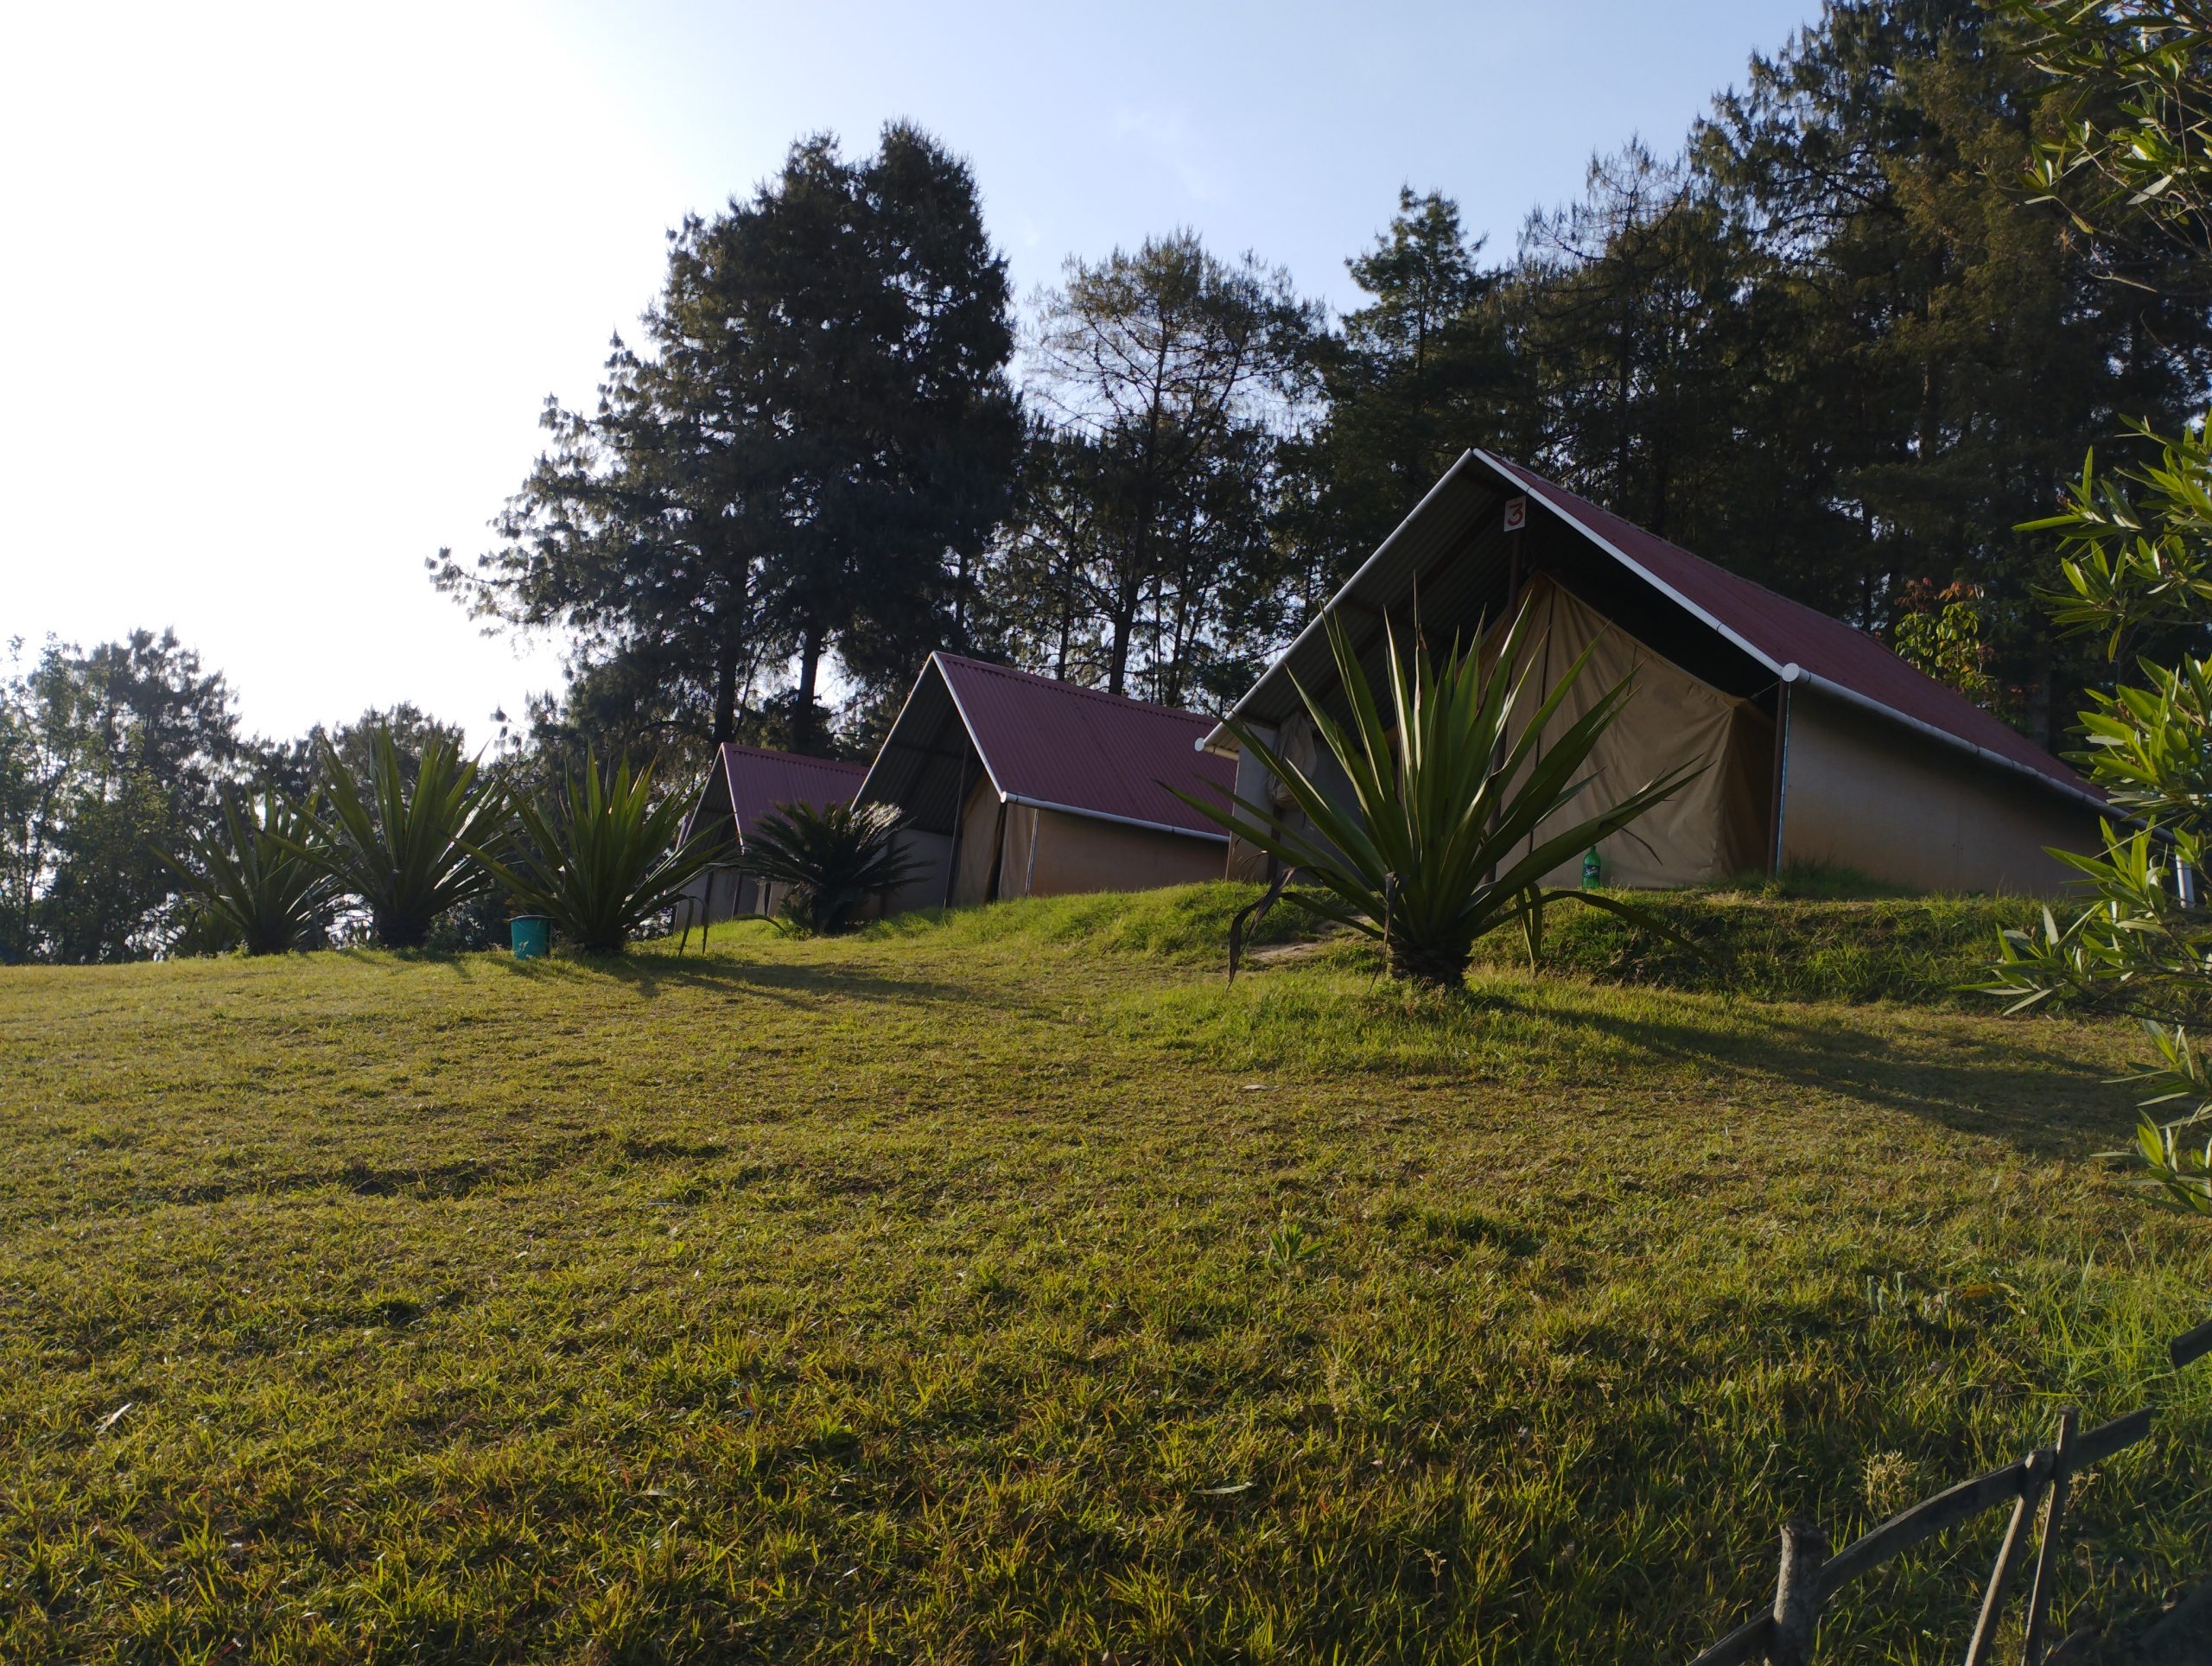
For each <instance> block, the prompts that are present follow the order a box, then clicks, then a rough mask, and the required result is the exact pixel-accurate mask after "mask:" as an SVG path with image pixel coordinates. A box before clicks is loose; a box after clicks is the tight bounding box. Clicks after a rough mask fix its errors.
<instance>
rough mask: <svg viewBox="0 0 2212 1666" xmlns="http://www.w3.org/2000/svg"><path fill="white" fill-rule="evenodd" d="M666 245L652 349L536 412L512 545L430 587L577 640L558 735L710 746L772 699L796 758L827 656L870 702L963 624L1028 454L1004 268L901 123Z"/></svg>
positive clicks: (617, 354)
mask: <svg viewBox="0 0 2212 1666" xmlns="http://www.w3.org/2000/svg"><path fill="white" fill-rule="evenodd" d="M645 336H646V348H645V351H643V352H634V351H632V350H631V349H630V348H628V347H626V346H625V345H623V344H622V343H621V342H620V341H619V340H618V341H617V343H616V346H615V349H614V352H613V356H612V357H611V358H610V359H609V360H608V363H607V381H606V383H605V385H603V386H602V387H601V391H600V399H599V403H598V406H597V408H596V410H593V411H590V412H588V413H586V412H575V411H569V410H563V409H562V408H560V407H559V406H558V405H557V404H549V406H548V410H547V412H546V418H545V421H546V425H547V426H548V428H549V429H550V430H551V431H552V432H553V434H554V435H555V436H556V437H555V442H554V444H553V446H552V448H550V450H549V451H548V452H547V454H546V455H544V456H543V458H541V459H540V460H539V462H538V464H537V467H536V468H535V469H534V470H533V471H532V473H531V478H530V480H528V482H527V483H526V484H525V486H524V490H523V492H522V493H520V494H519V495H518V497H517V498H516V499H515V500H514V501H513V502H512V504H511V505H510V506H509V508H508V512H507V513H506V514H505V516H504V517H503V518H502V519H501V521H500V522H499V530H500V531H501V533H502V534H503V536H504V537H505V543H504V544H503V545H502V546H501V547H500V548H499V549H498V550H494V551H493V552H492V553H490V554H488V555H486V556H483V557H481V558H480V560H479V561H478V562H477V563H475V566H474V569H473V570H467V569H462V568H461V566H459V565H458V564H457V563H454V562H453V561H452V560H451V559H450V557H448V558H447V560H446V561H445V563H444V564H443V566H442V568H441V569H440V570H439V582H441V583H442V585H444V586H446V587H447V588H452V589H456V590H462V591H466V592H467V593H468V594H469V595H471V597H472V599H473V600H474V603H475V605H476V606H477V607H478V608H479V609H480V611H482V612H485V613H486V614H492V615H493V616H496V617H499V618H501V619H504V620H506V621H508V622H509V623H511V624H513V625H517V626H545V625H555V624H558V625H561V626H566V627H567V628H568V629H569V631H571V632H572V633H574V634H575V639H576V640H577V643H578V649H577V656H576V661H575V665H574V667H573V671H574V676H573V679H572V700H571V703H570V711H569V717H570V719H571V720H572V721H581V722H582V723H583V724H584V725H585V726H586V727H589V728H598V729H600V730H601V732H603V733H607V734H610V735H611V736H612V737H613V738H617V739H632V738H639V737H644V736H649V735H652V734H677V735H689V736H692V737H695V738H696V739H699V740H703V741H723V740H727V739H729V738H731V737H732V736H733V735H734V734H736V733H737V732H738V730H739V729H740V728H741V726H742V725H743V724H744V723H745V722H747V720H748V719H753V720H754V721H758V720H759V718H760V715H762V713H763V709H764V708H766V709H771V710H773V709H778V708H779V709H780V715H781V720H782V724H783V728H784V730H785V735H786V736H787V738H788V739H789V741H791V743H792V744H793V745H795V746H798V747H800V748H802V749H812V748H815V747H818V746H820V745H821V744H822V742H823V738H824V734H825V724H824V721H823V710H822V705H821V691H822V686H823V683H822V678H823V666H824V664H825V660H826V658H827V657H828V656H829V655H830V654H832V653H836V654H839V655H840V656H841V657H842V659H843V660H844V663H845V666H846V669H847V671H848V672H849V674H850V675H851V677H853V678H854V679H855V681H856V682H858V683H859V684H861V686H862V688H863V689H866V688H867V687H868V686H870V685H872V684H879V683H893V682H897V681H900V680H903V679H904V678H905V677H908V676H911V674H912V665H913V662H914V661H915V660H917V659H918V658H919V657H920V655H921V654H923V653H925V652H927V651H928V650H929V649H930V648H932V647H935V646H938V645H941V644H943V643H944V642H946V641H949V640H957V639H958V638H959V636H960V634H961V633H962V631H963V627H964V623H965V620H966V616H967V614H968V611H969V606H970V598H969V595H968V591H969V575H970V574H971V572H972V569H973V566H974V563H975V562H976V560H977V558H978V557H979V556H981V554H982V550H983V547H984V544H985V543H986V541H987V539H988V537H989V535H990V533H991V531H992V530H993V529H994V527H995V525H996V524H997V522H998V520H999V519H1000V518H1001V515H1002V513H1003V511H1004V506H1005V503H1006V501H1007V494H1008V492H1009V490H1010V486H1011V482H1012V478H1013V474H1014V468H1015V466H1016V463H1017V460H1018V455H1019V448H1020V418H1019V413H1018V409H1017V405H1016V403H1015V399H1014V394H1013V391H1012V389H1011V386H1010V385H1009V384H1008V382H1007V377H1006V373H1005V367H1006V365H1007V360H1008V359H1009V358H1010V357H1011V354H1012V351H1013V333H1012V324H1011V321H1010V318H1009V314H1008V295H1007V281H1006V271H1005V264H1004V262H1003V260H1002V259H1001V258H1000V257H999V256H998V255H997V254H996V253H995V251H993V250H992V248H991V246H990V244H989V241H988V237H987V236H986V235H985V232H984V230H983V226H982V213H981V208H980V206H979V204H978V202H977V199H976V188H975V181H974V179H973V177H972V176H971V175H970V174H969V170H968V169H967V166H966V164H965V163H964V162H961V161H960V160H958V159H957V157H954V156H951V155H950V153H948V152H947V151H945V150H944V149H943V148H942V147H941V146H939V145H938V143H936V142H935V141H934V140H932V139H931V138H930V137H928V136H927V135H925V134H924V133H922V132H920V131H919V130H918V129H915V128H912V127H910V126H906V125H903V124H894V125H893V126H891V127H888V128H887V129H886V130H885V131H884V134H883V138H882V143H881V145H880V148H879V149H878V150H877V151H876V152H875V154H874V155H873V156H868V157H866V158H863V159H861V160H859V161H851V160H848V159H847V158H845V157H844V156H842V154H841V153H840V151H839V149H838V146H837V143H836V140H835V139H834V138H832V137H829V136H826V135H822V136H817V137H812V138H809V139H805V140H803V141H801V142H800V143H798V144H795V145H794V146H793V147H792V148H791V152H790V155H789V156H787V157H786V159H785V164H784V167H783V169H782V171H781V172H780V173H779V175H777V177H776V178H775V179H773V180H772V181H767V182H766V183H765V184H764V185H763V186H761V188H760V189H759V190H758V191H757V192H755V193H754V194H753V196H752V197H750V198H749V199H746V200H732V202H731V203H730V204H729V206H728V209H727V210H726V212H724V213H721V214H720V215H718V216H716V217H715V218H714V219H703V218H701V217H698V216H693V217H691V218H690V219H687V220H686V221H685V222H684V223H683V226H681V227H680V228H679V229H678V230H677V232H675V233H673V234H672V236H671V251H670V263H669V277H668V282H667V284H666V287H665V288H664V291H663V294H662V296H661V298H660V300H659V302H658V304H657V305H656V306H655V307H654V308H652V310H651V311H650V312H649V313H648V314H647V315H645ZM793 659H795V660H796V677H795V680H794V682H793V684H792V685H791V687H790V688H789V690H787V691H786V692H785V693H784V694H783V695H782V696H781V697H780V698H779V699H777V698H772V697H767V696H766V694H765V690H763V688H762V684H764V683H766V682H772V681H774V680H777V679H778V678H779V675H780V673H781V672H783V671H785V668H786V667H787V666H788V665H789V664H790V663H791V660H793Z"/></svg>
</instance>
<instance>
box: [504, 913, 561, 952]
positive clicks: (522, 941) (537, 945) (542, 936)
mask: <svg viewBox="0 0 2212 1666" xmlns="http://www.w3.org/2000/svg"><path fill="white" fill-rule="evenodd" d="M507 937H508V940H509V941H510V942H512V944H514V949H515V958H516V959H517V960H536V959H537V957H539V956H540V955H542V954H543V953H544V952H545V951H547V950H548V949H550V948H551V947H552V946H553V922H552V921H551V920H550V919H547V918H546V917H545V916H544V915H543V914H517V915H516V916H515V917H514V918H513V919H511V920H509V921H508V922H507Z"/></svg>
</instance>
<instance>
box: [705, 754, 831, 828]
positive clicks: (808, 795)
mask: <svg viewBox="0 0 2212 1666" xmlns="http://www.w3.org/2000/svg"><path fill="white" fill-rule="evenodd" d="M721 766H722V773H723V775H724V777H725V778H726V779H728V782H729V799H730V808H731V809H732V811H734V812H735V814H736V817H737V836H738V837H739V838H741V839H742V838H743V837H744V836H746V835H747V834H748V833H750V832H751V831H752V830H753V826H754V825H755V823H758V822H759V821H760V818H761V817H764V816H766V814H767V813H768V812H769V811H772V810H773V809H774V808H775V807H776V806H777V805H779V804H804V805H806V806H807V807H808V808H809V809H811V810H826V809H828V808H829V806H830V805H831V804H850V803H852V801H853V795H854V794H855V793H857V792H859V791H860V790H861V782H862V781H863V780H865V779H868V766H867V765H866V764H848V763H841V762H840V761H838V760H836V759H835V758H809V757H806V756H805V755H804V754H800V753H796V752H771V751H769V750H767V749H766V747H741V746H739V745H737V744H735V743H734V742H728V743H725V744H724V746H723V747H722V756H721Z"/></svg>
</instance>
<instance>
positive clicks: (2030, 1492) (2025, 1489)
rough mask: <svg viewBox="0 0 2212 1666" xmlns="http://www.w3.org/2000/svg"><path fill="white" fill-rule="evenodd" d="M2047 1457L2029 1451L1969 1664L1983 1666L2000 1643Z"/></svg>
mask: <svg viewBox="0 0 2212 1666" xmlns="http://www.w3.org/2000/svg"><path fill="white" fill-rule="evenodd" d="M2043 1458H2044V1454H2043V1453H2041V1452H2031V1453H2029V1454H2028V1468H2027V1473H2026V1476H2025V1477H2024V1478H2023V1480H2022V1482H2021V1484H2020V1499H2019V1502H2018V1504H2014V1505H2013V1506H2012V1523H2011V1524H2010V1525H2008V1526H2007V1527H2006V1528H2005V1542H2004V1544H2003V1546H2002V1547H2000V1548H1999V1550H1998V1552H1997V1565H1996V1566H1995V1567H1993V1568H1991V1569H1990V1571H1989V1589H1988V1590H1986V1591H1985V1592H1983V1593H1982V1597H1981V1616H1980V1618H1978V1619H1977V1620H1975V1622H1974V1639H1973V1641H1972V1642H1970V1643H1968V1644H1967V1666H1982V1663H1983V1662H1984V1661H1986V1660H1987V1659H1988V1658H1989V1651H1990V1650H1991V1649H1992V1648H1993V1646H1995V1644H1996V1642H1997V1621H1998V1618H1999V1616H2000V1615H2001V1614H2003V1613H2004V1612H2005V1587H2006V1586H2007V1585H2009V1584H2011V1583H2012V1573H2013V1570H2014V1569H2015V1568H2016V1567H2018V1565H2019V1561H2020V1552H2021V1550H2022V1549H2024V1548H2025V1547H2026V1545H2027V1542H2028V1522H2029V1520H2030V1518H2031V1517H2033V1516H2034V1515H2035V1513H2036V1497H2037V1494H2038V1493H2040V1492H2041V1491H2043V1473H2044V1470H2045V1469H2046V1468H2048V1467H2049V1466H2048V1465H2047V1464H2045V1463H2044V1461H2043Z"/></svg>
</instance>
